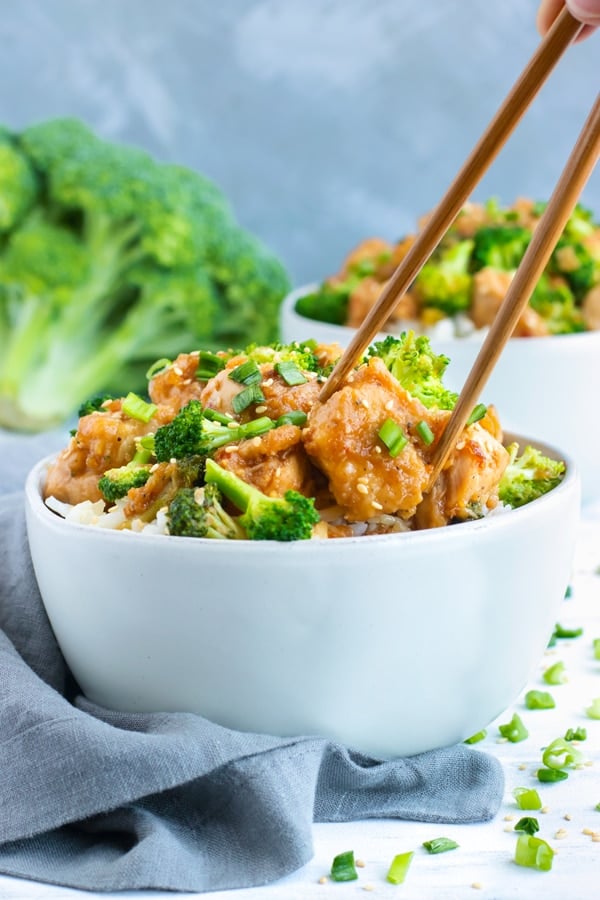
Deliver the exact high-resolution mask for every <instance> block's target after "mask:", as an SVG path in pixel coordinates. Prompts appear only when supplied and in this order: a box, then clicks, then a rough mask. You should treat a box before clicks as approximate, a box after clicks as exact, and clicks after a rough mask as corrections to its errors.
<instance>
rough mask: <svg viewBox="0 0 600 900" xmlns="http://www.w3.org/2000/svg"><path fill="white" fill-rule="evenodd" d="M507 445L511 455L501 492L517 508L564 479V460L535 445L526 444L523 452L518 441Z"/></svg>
mask: <svg viewBox="0 0 600 900" xmlns="http://www.w3.org/2000/svg"><path fill="white" fill-rule="evenodd" d="M506 449H507V450H508V452H509V454H510V459H509V463H508V466H507V467H506V469H505V470H504V474H503V476H502V479H501V480H500V484H499V486H498V496H499V498H500V500H501V501H502V502H503V503H506V504H507V506H512V507H513V508H514V509H516V508H517V507H519V506H524V505H525V504H526V503H530V502H531V501H532V500H535V499H536V498H537V497H541V496H542V494H546V493H547V492H548V491H551V490H553V489H554V488H555V487H556V486H557V485H558V484H560V482H561V481H562V477H563V475H564V472H565V464H564V463H563V462H560V461H558V460H555V459H550V458H549V457H547V456H544V454H543V453H541V452H540V451H539V450H536V449H535V447H530V446H527V447H525V449H524V450H523V453H522V454H521V456H518V453H519V445H518V444H517V443H513V444H510V445H509V446H508V447H507V448H506Z"/></svg>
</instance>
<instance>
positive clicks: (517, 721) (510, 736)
mask: <svg viewBox="0 0 600 900" xmlns="http://www.w3.org/2000/svg"><path fill="white" fill-rule="evenodd" d="M498 731H499V732H500V734H501V735H502V737H505V738H506V739H507V740H509V741H510V742H511V744H518V743H519V741H524V740H525V738H528V737H529V732H528V731H527V729H526V728H525V726H524V725H523V722H522V721H521V717H520V716H518V715H517V713H515V714H514V715H513V717H512V719H511V720H510V722H507V723H506V725H498Z"/></svg>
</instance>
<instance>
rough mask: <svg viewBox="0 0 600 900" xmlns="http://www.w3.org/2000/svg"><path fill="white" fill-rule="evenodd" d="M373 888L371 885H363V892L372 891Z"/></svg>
mask: <svg viewBox="0 0 600 900" xmlns="http://www.w3.org/2000/svg"><path fill="white" fill-rule="evenodd" d="M374 890H375V888H374V886H373V885H372V884H363V891H374Z"/></svg>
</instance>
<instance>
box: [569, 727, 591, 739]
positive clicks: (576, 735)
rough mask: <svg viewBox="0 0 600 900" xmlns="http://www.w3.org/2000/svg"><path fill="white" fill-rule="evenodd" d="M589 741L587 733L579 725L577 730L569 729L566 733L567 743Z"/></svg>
mask: <svg viewBox="0 0 600 900" xmlns="http://www.w3.org/2000/svg"><path fill="white" fill-rule="evenodd" d="M585 740H587V731H586V729H585V728H582V727H581V725H578V726H577V728H568V729H567V731H566V733H565V741H585Z"/></svg>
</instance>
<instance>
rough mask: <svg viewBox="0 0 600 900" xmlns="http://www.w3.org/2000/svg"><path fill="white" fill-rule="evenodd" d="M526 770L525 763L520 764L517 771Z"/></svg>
mask: <svg viewBox="0 0 600 900" xmlns="http://www.w3.org/2000/svg"><path fill="white" fill-rule="evenodd" d="M526 768H527V766H526V765H525V763H521V765H520V766H519V769H520V770H521V772H524V771H525V769H526Z"/></svg>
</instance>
